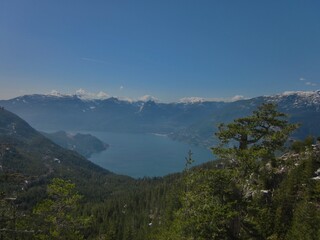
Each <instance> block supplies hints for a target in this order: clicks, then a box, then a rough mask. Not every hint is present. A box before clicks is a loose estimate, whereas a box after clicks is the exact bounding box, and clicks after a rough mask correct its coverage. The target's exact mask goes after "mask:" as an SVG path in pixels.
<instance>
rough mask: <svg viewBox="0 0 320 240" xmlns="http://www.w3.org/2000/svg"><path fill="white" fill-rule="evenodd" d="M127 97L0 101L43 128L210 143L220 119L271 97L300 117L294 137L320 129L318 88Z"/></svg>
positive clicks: (45, 97) (248, 110) (51, 96)
mask: <svg viewBox="0 0 320 240" xmlns="http://www.w3.org/2000/svg"><path fill="white" fill-rule="evenodd" d="M149 99H150V98H146V101H141V100H140V101H127V100H121V99H118V98H115V97H109V98H107V97H106V96H104V98H84V97H83V96H81V95H79V94H78V95H59V94H48V95H41V94H34V95H25V96H21V97H17V98H13V99H9V100H1V101H0V106H3V107H5V108H6V109H8V110H10V111H12V112H14V113H16V114H18V115H19V116H21V117H22V118H23V119H25V120H26V121H27V122H28V123H30V124H31V125H32V126H33V127H34V128H36V129H39V130H42V131H57V130H67V131H111V132H133V133H135V132H136V133H137V132H139V133H162V134H167V135H169V136H170V137H172V138H173V139H176V140H181V141H187V142H191V143H193V144H198V145H203V146H210V145H212V144H214V138H213V133H214V132H215V131H216V126H217V125H218V124H219V123H221V122H230V121H231V120H233V119H235V118H238V117H241V116H245V115H248V114H250V113H251V112H252V111H253V110H254V109H255V108H256V107H257V106H258V105H260V104H262V103H264V102H273V103H276V104H277V105H278V108H279V110H280V111H282V112H285V113H287V114H288V115H289V117H290V121H292V122H298V123H301V127H300V128H299V130H298V131H296V133H295V135H294V136H296V137H305V136H307V135H309V134H313V135H320V126H319V124H318V123H319V120H320V91H310V92H302V91H299V92H284V93H282V94H277V95H272V96H260V97H255V98H251V99H244V100H238V101H234V102H223V101H205V100H204V99H200V98H197V99H193V100H192V101H187V100H186V99H185V100H184V101H183V102H177V103H161V102H157V101H155V100H149Z"/></svg>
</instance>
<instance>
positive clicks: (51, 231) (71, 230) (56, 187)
mask: <svg viewBox="0 0 320 240" xmlns="http://www.w3.org/2000/svg"><path fill="white" fill-rule="evenodd" d="M47 193H48V198H47V199H45V200H44V201H42V202H40V203H39V204H37V206H36V207H35V208H34V211H33V212H34V214H36V215H37V216H38V217H39V218H40V219H39V220H40V221H39V222H38V223H39V224H40V226H39V227H40V229H39V231H38V232H39V233H38V234H37V235H36V238H38V239H59V240H61V239H70V240H71V239H75V240H79V239H83V238H84V237H83V235H82V234H81V231H80V230H81V228H83V227H84V226H85V225H86V223H87V221H88V219H82V218H81V217H79V216H78V217H77V216H75V212H76V210H77V208H78V207H79V200H80V199H81V196H80V195H79V194H78V193H77V192H76V191H75V185H74V184H73V183H71V182H70V181H65V180H63V179H59V178H55V179H53V180H52V183H51V184H50V185H49V186H48V188H47Z"/></svg>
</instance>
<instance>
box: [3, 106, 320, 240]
mask: <svg viewBox="0 0 320 240" xmlns="http://www.w3.org/2000/svg"><path fill="white" fill-rule="evenodd" d="M0 116H1V118H0V120H1V121H0V124H1V136H2V141H3V142H2V143H3V144H2V146H4V147H3V148H2V155H1V164H2V168H1V173H0V176H1V189H0V191H1V201H0V203H1V205H0V210H1V212H0V214H1V215H0V216H1V227H0V234H1V235H0V236H1V237H2V239H14V238H16V239H119V240H124V239H127V240H129V239H150V240H151V239H159V240H164V239H166V240H170V239H172V240H175V239H197V240H208V239H279V240H280V239H288V240H289V239H319V238H320V231H319V227H320V209H319V206H320V180H319V179H320V157H319V156H320V145H319V144H318V143H317V142H316V139H315V138H314V137H311V136H310V137H308V138H306V139H305V140H300V141H299V140H295V141H291V142H288V139H289V138H290V136H291V135H292V133H293V132H294V131H296V129H298V127H299V125H298V124H293V123H290V122H288V119H287V116H286V115H285V114H283V113H281V112H279V111H278V110H277V109H276V107H275V105H273V104H263V105H261V106H260V107H259V108H257V109H256V110H255V111H254V112H252V113H251V114H249V115H248V116H246V117H242V118H238V119H235V120H234V121H232V122H229V123H227V124H221V125H220V126H219V129H218V131H217V133H216V137H217V138H218V139H219V144H217V145H215V146H213V147H212V150H213V152H214V154H216V155H217V157H218V159H219V160H217V161H215V162H209V163H207V164H204V165H202V166H197V167H192V163H193V161H194V160H193V158H192V153H189V156H186V168H185V170H184V171H183V172H182V173H178V174H173V175H169V176H166V177H163V178H152V179H150V178H143V179H139V180H133V179H130V178H126V177H122V176H117V175H114V174H112V173H110V172H108V171H105V170H103V169H101V168H99V167H97V166H95V165H93V164H91V163H90V162H87V161H86V160H85V159H83V158H82V157H80V156H79V155H75V153H73V152H70V151H65V150H62V149H61V148H60V147H58V146H56V145H55V144H53V143H52V142H50V141H49V140H46V139H45V138H43V137H42V136H41V135H38V133H37V132H36V131H35V130H33V129H32V128H30V127H29V126H28V125H27V124H26V123H25V122H24V121H22V120H21V119H19V118H17V117H16V116H15V115H13V114H11V113H9V112H7V111H3V112H1V113H0ZM9 140H10V141H9ZM8 144H11V145H8ZM35 144H36V145H35ZM39 144H41V146H42V147H41V149H39ZM36 146H37V147H36ZM8 148H9V149H8ZM44 153H45V154H46V155H47V156H50V157H51V156H52V158H46V159H43V158H41V157H40V156H39V154H44ZM53 157H54V158H53ZM55 159H58V160H60V163H58V160H55ZM75 162H77V164H75ZM49 166H51V169H50V168H49ZM33 178H34V180H33ZM36 179H37V180H39V179H41V181H35V180H36ZM26 181H27V182H26ZM29 181H30V182H32V181H34V182H32V184H30V185H28V183H29ZM22 183H23V184H26V185H22ZM45 186H46V191H45V190H44V187H45ZM21 187H23V189H22V188H21ZM17 216H19V217H17ZM22 216H23V217H22ZM30 218H32V219H33V221H30V220H28V219H30ZM13 237H14V238H13Z"/></svg>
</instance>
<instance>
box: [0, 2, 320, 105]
mask: <svg viewBox="0 0 320 240" xmlns="http://www.w3.org/2000/svg"><path fill="white" fill-rule="evenodd" d="M319 10H320V2H319V1H316V0H313V1H308V0H304V1H302V0H284V1H279V0H268V1H256V0H250V1H249V0H241V1H238V0H233V1H232V0H208V1H206V0H199V1H195V0H194V1H189V0H169V1H167V0H161V1H158V0H145V1H140V0H134V1H133V0H131V1H124V0H115V1H111V0H109V1H108V0H101V1H99V0H92V1H88V0H73V1H72V0H68V1H67V0H45V1H44V0H19V1H18V0H1V1H0V84H1V87H0V99H6V98H11V97H14V96H18V95H23V94H30V93H48V92H50V91H51V90H53V89H54V90H57V91H59V92H62V93H72V92H75V91H76V90H77V89H79V88H82V89H86V90H87V91H89V92H98V91H104V92H106V93H108V94H110V95H112V96H122V97H124V96H126V97H130V98H138V97H140V96H142V95H146V94H149V95H153V96H155V97H157V98H159V99H160V100H162V101H174V100H177V99H180V98H182V97H188V96H189V97H191V96H198V97H205V98H228V97H232V96H234V95H243V96H245V97H254V96H259V95H270V94H274V93H280V92H283V91H295V90H316V89H318V88H319V86H320V46H319V44H320V14H319Z"/></svg>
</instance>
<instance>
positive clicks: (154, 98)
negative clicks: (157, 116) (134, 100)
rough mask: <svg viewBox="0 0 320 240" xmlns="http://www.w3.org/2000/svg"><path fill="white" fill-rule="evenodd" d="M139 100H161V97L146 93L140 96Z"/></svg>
mask: <svg viewBox="0 0 320 240" xmlns="http://www.w3.org/2000/svg"><path fill="white" fill-rule="evenodd" d="M139 101H142V102H148V101H153V102H159V99H158V98H156V97H154V96H151V95H144V96H142V97H140V98H139Z"/></svg>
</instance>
